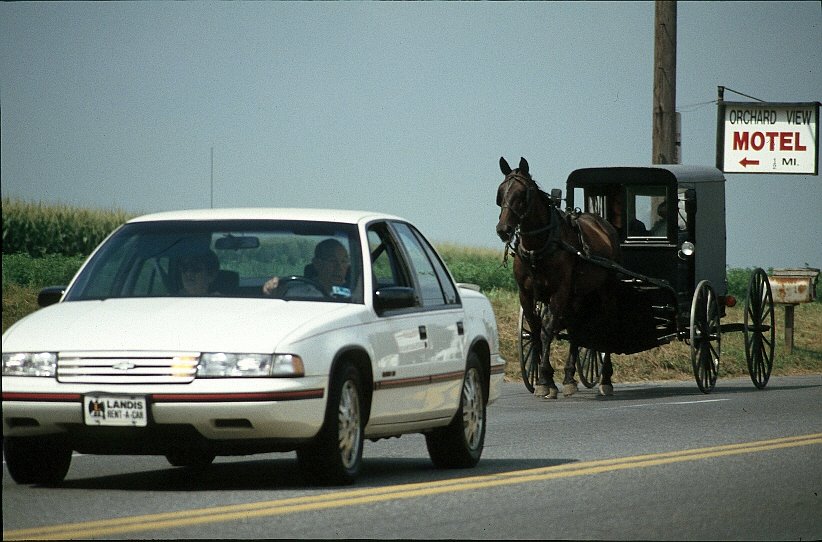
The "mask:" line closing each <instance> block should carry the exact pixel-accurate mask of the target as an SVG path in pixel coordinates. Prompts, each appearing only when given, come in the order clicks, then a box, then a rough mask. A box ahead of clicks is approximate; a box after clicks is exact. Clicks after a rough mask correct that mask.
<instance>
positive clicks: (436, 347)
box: [392, 222, 466, 417]
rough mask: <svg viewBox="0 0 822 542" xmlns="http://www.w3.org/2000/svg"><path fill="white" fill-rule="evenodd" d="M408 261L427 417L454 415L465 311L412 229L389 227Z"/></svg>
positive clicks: (435, 258)
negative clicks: (416, 294)
mask: <svg viewBox="0 0 822 542" xmlns="http://www.w3.org/2000/svg"><path fill="white" fill-rule="evenodd" d="M392 230H393V231H394V232H395V234H396V236H397V239H398V241H399V244H400V245H401V247H402V249H403V253H404V254H405V255H406V257H407V260H408V263H409V267H410V268H411V276H412V280H413V282H414V287H415V288H416V289H417V291H418V292H419V302H420V311H421V312H420V316H419V317H420V320H421V322H422V323H421V324H420V325H421V328H420V330H421V332H422V333H423V337H422V338H423V340H424V341H425V349H424V351H423V356H424V360H423V373H424V374H427V375H428V376H430V383H429V385H428V387H427V390H426V391H425V404H424V405H423V410H422V411H421V413H423V415H424V416H426V417H439V416H446V415H450V414H452V413H453V411H454V410H455V409H456V407H457V404H458V402H459V395H460V390H461V389H462V379H463V375H464V370H465V348H466V345H465V335H464V332H463V325H464V322H463V309H462V305H461V303H460V299H459V295H458V293H457V289H456V287H455V285H454V283H453V281H452V280H451V277H450V275H449V274H448V272H447V271H446V269H445V266H444V265H443V263H442V262H441V261H440V259H439V257H438V256H437V254H436V252H435V251H434V249H433V248H432V247H431V245H430V244H429V243H428V241H427V240H426V239H425V237H423V235H422V234H421V233H420V232H419V231H418V230H417V229H416V228H414V227H413V226H411V225H410V224H407V223H405V222H394V223H392Z"/></svg>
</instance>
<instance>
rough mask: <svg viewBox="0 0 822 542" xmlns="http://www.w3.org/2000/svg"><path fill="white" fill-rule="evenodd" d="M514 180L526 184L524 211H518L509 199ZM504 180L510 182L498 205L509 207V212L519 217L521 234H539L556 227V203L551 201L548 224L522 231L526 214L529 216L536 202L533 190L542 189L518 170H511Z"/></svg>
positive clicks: (518, 222)
mask: <svg viewBox="0 0 822 542" xmlns="http://www.w3.org/2000/svg"><path fill="white" fill-rule="evenodd" d="M512 181H517V182H519V183H522V184H523V185H524V186H525V210H524V211H523V212H522V213H518V212H517V211H516V210H515V209H514V208H513V207H512V206H511V202H510V201H509V199H508V191H509V190H511V186H512V184H513V182H512ZM503 182H506V183H508V184H507V186H506V187H505V191H504V192H503V194H502V198H501V201H498V202H497V205H499V206H500V209H502V210H505V209H506V208H507V209H508V210H509V212H511V213H513V214H514V216H516V217H517V231H518V232H519V234H520V235H537V234H539V233H543V232H546V231H550V230H552V229H554V228H555V227H556V225H557V221H556V218H555V217H554V211H553V207H554V205H553V203H552V202H550V201H549V202H548V207H549V208H551V212H550V213H549V218H548V224H547V225H546V226H542V227H540V228H537V229H534V230H528V231H522V229H521V226H522V221H523V220H524V219H525V217H526V216H528V213H530V212H531V206H532V205H533V203H534V198H532V197H531V195H532V193H533V192H537V193H539V192H540V190H539V188H538V187H537V185H536V183H535V182H534V180H533V179H529V178H527V177H525V176H524V175H522V174H520V173H517V172H511V173H510V174H509V175H508V176H507V177H506V179H505V181H503Z"/></svg>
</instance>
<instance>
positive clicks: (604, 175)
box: [568, 164, 725, 187]
mask: <svg viewBox="0 0 822 542" xmlns="http://www.w3.org/2000/svg"><path fill="white" fill-rule="evenodd" d="M705 182H713V183H715V182H723V183H724V182H725V176H724V175H723V174H722V172H721V171H719V170H718V169H716V168H715V167H709V166H691V165H682V164H657V165H652V166H614V167H593V168H581V169H577V170H574V171H573V172H571V174H570V175H569V176H568V186H569V187H571V186H583V185H586V184H612V183H613V184H694V183H705Z"/></svg>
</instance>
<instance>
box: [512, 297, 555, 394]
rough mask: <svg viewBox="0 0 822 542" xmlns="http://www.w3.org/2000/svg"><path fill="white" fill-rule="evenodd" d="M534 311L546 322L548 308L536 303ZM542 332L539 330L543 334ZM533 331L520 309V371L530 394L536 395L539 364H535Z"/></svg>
mask: <svg viewBox="0 0 822 542" xmlns="http://www.w3.org/2000/svg"><path fill="white" fill-rule="evenodd" d="M534 309H535V310H536V311H537V314H539V315H540V320H544V319H545V318H546V317H547V316H548V315H547V313H548V310H549V309H548V306H547V305H545V304H543V303H540V302H539V301H537V302H536V304H535V305H534ZM541 332H542V330H537V333H541ZM532 337H533V330H532V329H531V328H530V326H529V325H528V321H527V320H526V319H525V318H524V317H523V314H522V308H520V309H519V369H520V374H522V382H523V383H524V384H525V387H526V389H528V391H529V392H531V393H534V386H535V385H536V383H537V381H538V380H539V364H538V363H535V361H536V356H534V350H533V347H534V342H533V338H532Z"/></svg>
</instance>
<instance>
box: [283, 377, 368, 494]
mask: <svg viewBox="0 0 822 542" xmlns="http://www.w3.org/2000/svg"><path fill="white" fill-rule="evenodd" d="M361 388H362V385H361V380H360V374H359V371H357V369H356V367H354V366H353V365H351V364H345V365H343V366H342V367H340V370H338V371H336V372H335V376H334V378H333V379H332V381H331V386H330V387H329V393H328V407H327V409H326V416H325V423H324V424H323V427H322V429H320V432H319V434H318V435H317V437H316V438H315V439H314V441H313V442H312V443H311V444H309V445H308V446H305V447H304V448H300V449H299V450H297V460H298V462H299V464H300V468H301V469H302V470H303V472H304V473H305V474H306V475H307V476H308V478H309V479H310V480H311V481H312V482H316V483H320V484H323V485H343V484H351V483H353V482H354V480H356V478H357V475H358V474H359V473H360V469H361V467H362V447H363V412H362V408H363V407H362V405H363V400H362V395H361Z"/></svg>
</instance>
